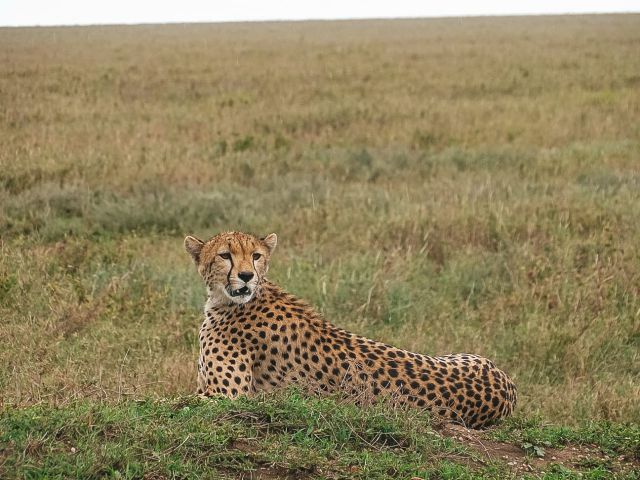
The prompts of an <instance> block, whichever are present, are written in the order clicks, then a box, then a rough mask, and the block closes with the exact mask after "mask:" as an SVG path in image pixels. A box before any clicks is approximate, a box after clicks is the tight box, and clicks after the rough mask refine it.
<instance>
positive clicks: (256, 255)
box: [253, 252, 262, 260]
mask: <svg viewBox="0 0 640 480" xmlns="http://www.w3.org/2000/svg"><path fill="white" fill-rule="evenodd" d="M261 256H262V254H261V253H258V252H256V253H254V254H253V259H254V260H258V259H259V258H260V257H261Z"/></svg>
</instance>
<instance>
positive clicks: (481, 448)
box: [437, 424, 640, 474]
mask: <svg viewBox="0 0 640 480" xmlns="http://www.w3.org/2000/svg"><path fill="white" fill-rule="evenodd" d="M437 431H438V432H439V433H440V434H441V435H444V436H447V437H451V438H453V439H455V440H458V441H460V442H462V443H464V444H466V445H467V446H468V447H470V448H471V449H472V450H474V451H475V452H476V453H478V454H479V456H480V458H481V459H483V458H484V459H486V460H489V461H498V462H500V463H504V464H506V465H507V466H508V467H509V468H510V469H511V470H512V471H513V472H514V473H517V474H523V473H543V472H548V471H549V470H550V469H551V468H552V467H553V465H562V466H563V467H566V468H570V469H573V470H586V469H589V468H593V467H596V466H604V467H605V468H606V469H607V470H609V471H610V472H624V471H635V470H640V462H638V461H636V460H635V459H632V458H629V457H626V456H623V455H621V456H618V457H616V456H611V455H607V454H605V453H603V452H602V451H601V450H600V449H599V448H598V447H597V446H596V445H567V446H566V447H565V448H562V449H558V448H547V447H545V449H544V453H543V454H542V455H541V456H536V455H532V454H530V453H528V452H526V451H525V450H524V449H523V448H522V447H520V446H518V445H514V444H512V443H505V442H498V441H495V440H492V439H490V438H488V433H487V432H482V431H477V430H469V429H467V428H464V427H462V426H459V425H452V424H442V425H439V426H437ZM454 460H455V459H454Z"/></svg>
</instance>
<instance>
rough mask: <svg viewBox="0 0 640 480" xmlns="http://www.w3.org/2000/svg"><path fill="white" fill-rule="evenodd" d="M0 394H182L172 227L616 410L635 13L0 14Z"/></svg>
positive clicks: (638, 43)
mask: <svg viewBox="0 0 640 480" xmlns="http://www.w3.org/2000/svg"><path fill="white" fill-rule="evenodd" d="M0 44H1V45H2V48H1V49H0V137H1V138H2V141H1V142H0V235H1V240H0V251H1V261H0V317H1V318H2V322H1V323H0V344H1V345H3V348H2V349H0V365H2V367H0V402H5V403H18V404H29V403H34V402H40V401H46V402H52V403H61V402H62V403H65V402H68V401H69V400H70V399H73V398H85V397H92V398H106V399H110V400H112V399H116V398H121V397H128V396H136V397H137V396H148V395H159V396H166V395H175V394H184V393H188V392H191V391H192V390H193V388H194V384H195V383H194V382H195V364H196V355H197V353H196V348H197V342H196V332H197V329H198V326H199V321H200V318H199V317H200V309H201V306H202V303H203V289H202V286H201V285H200V281H199V279H198V278H197V276H196V274H195V272H194V271H193V268H192V265H191V262H190V261H189V259H188V258H187V255H186V254H185V253H184V252H183V251H182V246H181V242H182V237H183V235H184V234H186V233H196V234H200V235H203V236H206V235H210V234H213V233H215V232H218V231H220V230H223V229H240V230H250V231H254V232H259V233H268V232H269V231H276V232H278V234H279V235H280V239H281V246H280V247H279V250H278V253H277V255H276V256H275V257H274V259H273V266H272V270H271V278H272V279H273V280H276V281H278V282H279V283H281V284H283V285H284V286H285V287H286V288H287V289H289V290H291V291H292V292H294V293H297V294H299V295H301V296H304V297H306V298H308V299H309V300H310V301H312V302H313V303H314V304H315V305H317V306H318V307H319V308H320V309H321V310H322V311H323V312H324V313H325V315H326V316H327V318H328V319H330V320H332V321H333V322H335V323H337V324H339V325H340V326H343V327H345V328H349V329H351V330H355V331H357V332H359V333H363V334H366V335H369V336H372V337H374V338H376V339H380V340H384V341H387V342H391V343H395V344H398V345H399V346H402V347H405V348H409V349H412V350H416V351H421V352H428V353H449V352H455V351H468V352H475V353H479V354H483V355H487V356H490V357H492V358H494V359H495V360H496V361H497V362H498V364H499V365H501V366H502V367H504V368H505V369H506V370H507V371H508V372H509V373H510V374H511V375H512V376H513V377H514V378H515V380H516V382H517V384H518V386H519V390H520V406H519V409H520V410H521V411H522V412H524V413H525V414H541V415H542V416H543V417H544V418H545V419H550V420H554V421H561V422H565V423H576V422H581V421H584V420H586V419H592V418H593V419H609V420H614V421H633V422H638V421H640V410H639V404H638V402H637V399H638V398H639V397H640V380H639V378H640V354H639V352H640V348H639V347H640V290H639V287H638V285H640V258H639V256H638V253H637V252H638V250H637V247H638V245H639V244H640V227H639V226H640V218H639V217H640V208H638V205H639V201H640V170H639V167H638V165H640V158H639V152H640V123H639V122H638V121H637V120H638V118H640V88H638V87H639V86H640V57H639V56H638V55H637V52H638V48H639V47H640V16H638V15H621V16H576V17H541V18H501V19H489V18H486V19H465V20H455V19H446V20H411V21H368V22H316V23H295V24H288V23H272V24H254V25H245V24H236V25H190V26H181V25H175V26H161V27H160V26H141V27H91V28H43V29H0Z"/></svg>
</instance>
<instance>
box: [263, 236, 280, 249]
mask: <svg viewBox="0 0 640 480" xmlns="http://www.w3.org/2000/svg"><path fill="white" fill-rule="evenodd" d="M262 241H263V242H264V244H265V245H266V246H267V248H268V249H269V253H270V254H271V253H273V251H274V250H275V249H276V245H277V244H278V236H277V235H276V234H275V233H270V234H269V235H267V236H266V237H264V238H263V239H262Z"/></svg>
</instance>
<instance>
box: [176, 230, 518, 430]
mask: <svg viewBox="0 0 640 480" xmlns="http://www.w3.org/2000/svg"><path fill="white" fill-rule="evenodd" d="M276 244H277V236H276V235H275V234H274V233H272V234H270V235H267V236H266V237H264V238H258V237H256V236H254V235H250V234H246V233H240V232H225V233H220V234H218V235H215V236H214V237H212V238H211V239H210V240H208V241H206V242H204V241H202V240H199V239H198V238H196V237H193V236H188V237H186V238H185V240H184V246H185V249H186V250H187V252H188V253H189V254H190V255H191V257H192V258H193V261H194V262H195V264H196V267H197V270H198V272H199V273H200V275H201V276H202V278H203V280H204V283H205V285H206V288H207V293H208V299H207V301H206V304H205V307H204V316H205V318H204V322H203V324H202V327H201V329H200V336H199V338H200V355H199V361H198V386H197V393H198V394H199V395H203V396H212V395H224V396H227V397H230V398H235V397H237V396H238V395H247V394H251V393H254V392H258V391H265V392H266V391H271V390H274V389H277V388H282V387H285V386H287V385H290V384H298V385H314V389H315V390H316V391H318V392H320V393H322V392H326V393H337V392H344V393H347V394H349V395H351V394H355V393H357V392H362V389H361V386H362V385H366V386H367V391H368V392H369V393H370V397H371V398H373V399H374V400H375V399H377V398H379V397H384V396H388V397H393V398H394V399H398V401H399V402H400V403H402V404H407V405H411V406H415V407H418V408H424V409H428V410H429V411H431V412H433V413H435V414H437V415H439V416H441V417H444V418H445V419H448V420H450V421H453V422H456V423H460V424H463V425H465V426H466V427H469V428H484V427H486V426H487V425H489V424H491V423H493V422H495V421H497V420H498V419H501V418H504V417H506V416H508V415H510V414H511V413H512V412H513V410H514V407H515V404H516V389H515V385H514V384H513V382H512V381H511V380H510V379H509V377H508V376H507V375H506V374H505V373H504V372H503V371H502V370H500V369H498V368H497V367H496V366H495V365H494V364H493V362H491V361H490V360H488V359H486V358H483V357H480V356H477V355H470V354H465V353H462V354H454V355H445V356H438V357H432V356H428V355H423V354H420V353H413V352H409V351H406V350H402V349H400V348H396V347H393V346H391V345H387V344H384V343H381V342H377V341H374V340H370V339H368V338H365V337H362V336H359V335H356V334H353V333H350V332H348V331H346V330H343V329H341V328H338V327H336V326H334V325H332V324H331V323H329V322H327V321H325V320H324V319H323V318H322V317H321V316H320V315H319V314H318V313H317V312H316V311H315V310H314V309H313V308H312V307H311V306H310V305H308V304H307V303H305V302H304V301H303V300H301V299H299V298H297V297H295V296H294V295H291V294H289V293H287V292H285V291H284V290H283V289H281V288H280V287H278V286H277V285H276V284H274V283H272V282H270V281H269V280H267V279H266V278H265V274H266V273H267V270H268V268H269V260H270V257H271V254H272V253H273V251H274V249H275V248H276Z"/></svg>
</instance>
